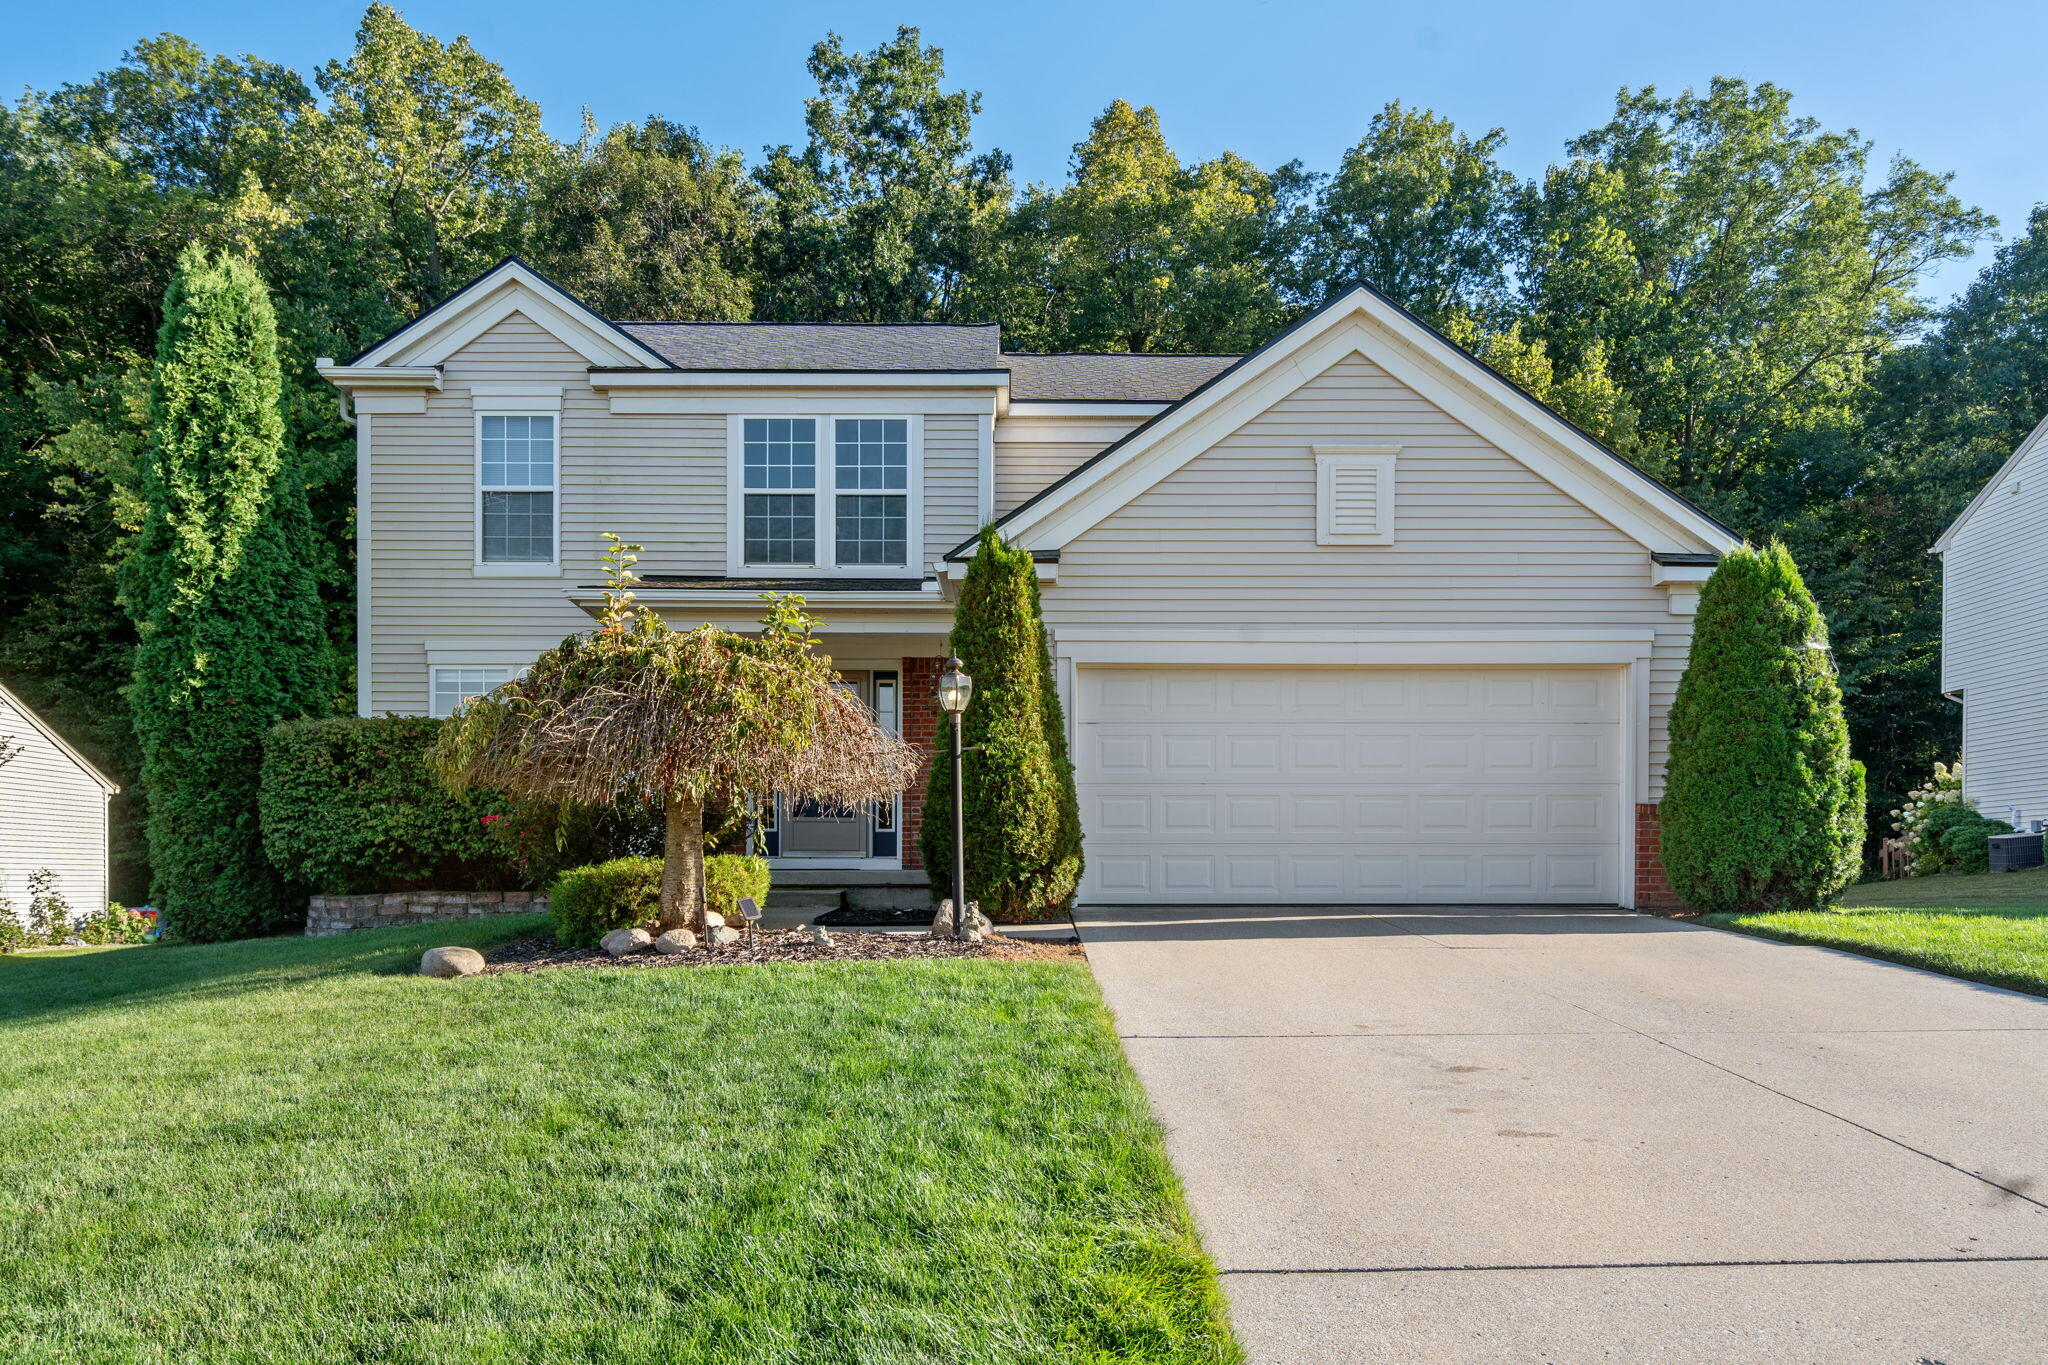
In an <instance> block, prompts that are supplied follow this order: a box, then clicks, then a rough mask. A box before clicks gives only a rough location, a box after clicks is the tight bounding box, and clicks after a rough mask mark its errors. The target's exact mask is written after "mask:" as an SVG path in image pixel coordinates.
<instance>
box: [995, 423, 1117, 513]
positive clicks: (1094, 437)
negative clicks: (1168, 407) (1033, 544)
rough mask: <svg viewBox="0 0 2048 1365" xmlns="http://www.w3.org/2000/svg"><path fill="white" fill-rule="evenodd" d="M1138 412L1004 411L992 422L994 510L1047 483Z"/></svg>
mask: <svg viewBox="0 0 2048 1365" xmlns="http://www.w3.org/2000/svg"><path fill="white" fill-rule="evenodd" d="M1144 421H1145V419H1144V418H1143V417H1130V416H1120V417H1118V416H1093V415H1089V414H1086V413H1083V414H1081V415H1080V416H1065V415H1062V416H1057V417H1037V416H1033V417H1005V418H1003V419H1002V420H1001V421H999V422H997V423H996V515H997V516H1001V515H1003V513H1005V512H1008V511H1009V510H1010V509H1012V508H1014V507H1016V506H1017V505H1018V504H1020V503H1022V502H1024V501H1026V500H1027V499H1029V498H1031V497H1032V496H1034V495H1035V494H1037V493H1040V492H1042V491H1044V490H1045V489H1047V488H1050V487H1051V486H1052V485H1053V484H1055V483H1057V482H1059V481H1060V480H1061V479H1063V478H1065V477H1066V476H1067V475H1068V474H1070V473H1072V472H1073V471H1074V470H1075V469H1076V468H1077V467H1079V466H1080V465H1081V464H1082V463H1084V462H1085V461H1087V460H1090V459H1093V458H1094V457H1095V456H1097V455H1099V454H1101V453H1102V452H1103V451H1104V450H1106V449H1107V448H1108V447H1110V446H1111V445H1114V444H1115V443H1116V442H1118V441H1120V440H1122V439H1123V438H1124V437H1125V436H1127V435H1129V434H1130V433H1131V432H1132V431H1134V430H1136V429H1137V427H1138V426H1139V425H1140V424H1141V423H1143V422H1144Z"/></svg>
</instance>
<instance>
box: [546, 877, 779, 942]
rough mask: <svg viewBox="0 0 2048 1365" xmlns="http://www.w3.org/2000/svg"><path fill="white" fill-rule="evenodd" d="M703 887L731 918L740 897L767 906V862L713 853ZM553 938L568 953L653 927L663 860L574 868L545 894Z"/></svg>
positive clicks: (716, 906) (658, 908) (658, 914)
mask: <svg viewBox="0 0 2048 1365" xmlns="http://www.w3.org/2000/svg"><path fill="white" fill-rule="evenodd" d="M704 888H705V892H706V898H707V899H708V900H709V902H710V905H711V908H712V909H713V910H715V911H717V912H718V913H719V914H721V915H729V914H731V913H732V912H733V911H734V910H735V909H736V908H737V907H738V905H739V903H740V899H741V897H751V898H752V899H753V901H754V903H755V904H756V905H758V906H764V907H765V906H766V905H767V904H768V860H767V859H765V858H748V857H742V856H739V855H736V854H714V855H712V856H711V857H708V858H706V859H705V860H704ZM548 911H549V913H550V914H552V915H553V916H554V918H555V937H556V938H558V939H560V940H561V941H562V942H563V943H566V944H568V945H569V946H570V947H572V948H594V947H596V946H597V941H598V940H599V939H601V938H603V937H604V936H605V935H606V934H609V933H610V932H611V931H612V930H614V929H631V928H634V927H636V926H640V927H645V926H650V925H652V924H653V923H654V922H655V921H656V920H658V919H659V918H660V917H661V859H659V858H614V859H612V860H611V861H610V862H608V863H593V864H592V865H591V866H589V867H575V868H571V869H569V870H568V871H567V872H564V873H563V874H562V875H561V876H560V877H557V878H556V879H555V884H554V885H553V886H552V887H551V888H549V891H548Z"/></svg>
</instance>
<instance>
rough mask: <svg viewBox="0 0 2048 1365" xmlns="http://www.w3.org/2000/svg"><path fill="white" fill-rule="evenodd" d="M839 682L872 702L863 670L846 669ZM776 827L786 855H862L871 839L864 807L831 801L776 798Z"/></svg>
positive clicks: (832, 856) (809, 856)
mask: <svg viewBox="0 0 2048 1365" xmlns="http://www.w3.org/2000/svg"><path fill="white" fill-rule="evenodd" d="M837 685H838V686H841V687H844V688H845V689H846V690H847V691H849V692H851V693H853V694H854V695H855V696H857V697H859V698H860V699H861V700H862V701H864V702H867V703H868V704H869V705H873V704H874V703H873V698H872V697H871V696H870V688H871V686H872V682H871V679H870V675H868V674H866V673H848V674H845V675H844V676H842V677H841V679H840V680H839V683H838V684H837ZM777 807H778V809H777V815H778V817H779V818H778V819H777V822H776V824H777V827H778V828H779V829H780V830H781V831H782V848H781V856H782V857H785V858H865V857H867V856H868V853H869V848H870V846H871V842H872V828H871V827H872V820H871V817H870V816H869V814H868V812H867V811H866V810H863V809H860V808H858V807H848V806H835V805H832V804H831V803H830V802H822V801H797V800H791V799H789V798H778V801H777Z"/></svg>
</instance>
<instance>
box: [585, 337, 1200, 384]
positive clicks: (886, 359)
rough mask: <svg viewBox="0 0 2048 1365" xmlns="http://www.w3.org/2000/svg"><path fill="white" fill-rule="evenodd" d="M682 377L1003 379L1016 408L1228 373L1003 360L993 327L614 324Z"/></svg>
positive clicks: (1159, 359)
mask: <svg viewBox="0 0 2048 1365" xmlns="http://www.w3.org/2000/svg"><path fill="white" fill-rule="evenodd" d="M618 325H619V327H620V329H621V330H623V331H625V332H626V333H627V334H628V335H630V336H631V337H632V338H633V339H634V340H635V341H638V342H640V343H641V344H642V345H644V346H646V347H647V348H648V349H650V350H652V351H653V352H654V353H655V354H657V355H659V356H660V357H661V358H662V359H664V360H666V361H667V362H668V363H669V364H671V365H674V366H675V367H676V368H677V369H682V370H1008V371H1009V372H1010V397H1011V399H1012V400H1013V401H1015V402H1021V403H1032V402H1039V403H1047V402H1076V401H1082V402H1085V401H1090V400H1093V401H1097V402H1123V403H1171V402H1175V401H1178V400H1179V399H1182V398H1185V397H1187V396H1188V394H1190V393H1192V392H1193V391H1194V390H1195V389H1197V388H1200V387H1201V386H1202V385H1203V384H1205V383H1207V382H1208V381H1209V380H1211V379H1213V378H1215V377H1216V376H1217V375H1218V374H1221V373H1222V372H1223V371H1224V370H1225V369H1227V368H1229V367H1230V366H1231V365H1233V364H1235V363H1236V361H1237V357H1236V356H1231V355H1079V354H1075V355H1040V354H1033V353H1028V352H1005V351H1004V350H1003V349H1002V334H1001V333H1000V331H999V330H998V329H997V327H996V325H995V324H994V323H985V324H980V325H958V324H953V323H915V324H909V325H901V324H889V323H816V322H622V323H619V324H618Z"/></svg>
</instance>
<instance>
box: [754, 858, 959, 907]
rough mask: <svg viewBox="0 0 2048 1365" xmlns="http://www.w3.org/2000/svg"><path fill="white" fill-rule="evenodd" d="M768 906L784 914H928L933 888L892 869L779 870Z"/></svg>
mask: <svg viewBox="0 0 2048 1365" xmlns="http://www.w3.org/2000/svg"><path fill="white" fill-rule="evenodd" d="M768 899H769V903H770V904H771V905H773V906H774V907H775V908H776V910H777V911H780V912H782V913H784V914H788V913H792V912H799V911H800V912H805V913H806V914H822V913H823V912H825V911H827V910H837V909H840V908H841V907H851V908H853V909H856V910H928V909H930V908H931V906H932V892H931V886H930V884H929V883H928V882H927V881H926V880H925V876H924V873H922V872H900V871H897V870H895V869H893V868H891V869H880V868H865V867H861V868H828V867H778V868H776V869H775V872H774V875H773V878H772V881H771V883H770V888H769V893H768Z"/></svg>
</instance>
